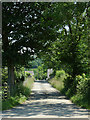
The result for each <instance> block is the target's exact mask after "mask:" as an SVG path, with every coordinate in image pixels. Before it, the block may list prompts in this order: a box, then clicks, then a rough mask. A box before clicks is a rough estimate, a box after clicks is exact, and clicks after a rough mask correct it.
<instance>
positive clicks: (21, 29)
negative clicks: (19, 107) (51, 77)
mask: <svg viewBox="0 0 90 120" xmlns="http://www.w3.org/2000/svg"><path fill="white" fill-rule="evenodd" d="M89 5H90V3H89V2H75V3H74V2H72V3H65V2H64V3H63V2H62V3H50V2H47V3H44V2H41V3H40V2H39V3H37V2H32V3H25V2H12V3H8V2H5V3H4V2H3V3H2V20H3V21H2V67H3V68H5V67H7V68H8V78H7V83H8V85H9V88H10V94H11V95H12V89H13V88H14V85H15V78H14V72H15V70H16V69H17V68H18V67H27V66H29V65H30V62H31V63H32V61H33V60H34V59H37V58H40V59H41V60H42V61H43V64H44V65H45V66H46V68H47V69H48V68H53V70H54V71H56V70H60V69H61V68H62V69H63V70H65V72H67V73H68V74H69V75H70V76H71V77H72V82H74V79H75V77H76V76H77V75H82V74H83V73H85V74H86V75H87V76H88V75H89V73H88V71H89V64H90V61H89V56H90V53H89V37H90V35H89V24H90V23H89V20H90V15H89V12H90V7H89ZM31 66H32V65H31ZM46 68H45V69H46ZM89 84H90V81H89Z"/></svg>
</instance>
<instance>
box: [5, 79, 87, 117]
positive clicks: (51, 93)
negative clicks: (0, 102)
mask: <svg viewBox="0 0 90 120" xmlns="http://www.w3.org/2000/svg"><path fill="white" fill-rule="evenodd" d="M68 117H70V118H88V110H86V109H81V108H80V107H77V106H76V105H74V104H73V103H72V102H71V101H70V100H68V99H67V98H66V97H65V96H62V95H61V94H60V93H59V92H58V91H57V90H56V89H55V88H53V87H52V86H51V85H50V84H49V83H47V82H46V81H35V83H34V86H33V89H32V94H31V96H30V99H29V100H27V101H26V102H25V103H24V104H22V105H19V106H17V107H14V108H13V109H10V110H7V111H3V118H68Z"/></svg>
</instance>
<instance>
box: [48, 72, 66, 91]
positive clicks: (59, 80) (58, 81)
mask: <svg viewBox="0 0 90 120" xmlns="http://www.w3.org/2000/svg"><path fill="white" fill-rule="evenodd" d="M65 78H67V73H65V71H64V70H57V71H56V75H55V77H54V78H51V79H50V80H49V82H50V83H51V85H52V86H53V87H55V88H57V89H58V90H59V91H62V90H63V89H64V79H65Z"/></svg>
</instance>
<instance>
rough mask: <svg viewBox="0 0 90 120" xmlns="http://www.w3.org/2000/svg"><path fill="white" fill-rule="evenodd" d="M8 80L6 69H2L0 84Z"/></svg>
mask: <svg viewBox="0 0 90 120" xmlns="http://www.w3.org/2000/svg"><path fill="white" fill-rule="evenodd" d="M7 79H8V70H7V67H4V68H2V84H3V83H4V82H7Z"/></svg>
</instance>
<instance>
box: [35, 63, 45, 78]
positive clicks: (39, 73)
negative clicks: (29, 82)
mask: <svg viewBox="0 0 90 120" xmlns="http://www.w3.org/2000/svg"><path fill="white" fill-rule="evenodd" d="M34 74H35V75H34V76H35V78H36V79H40V80H43V79H46V78H47V69H46V66H45V65H44V64H42V65H40V66H38V68H37V70H36V71H35V72H34Z"/></svg>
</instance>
